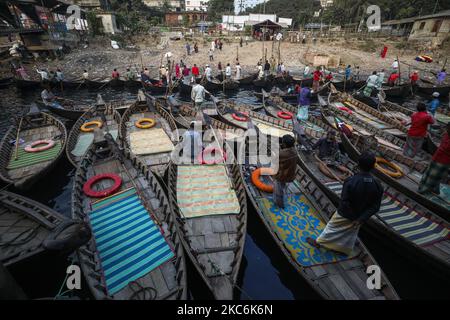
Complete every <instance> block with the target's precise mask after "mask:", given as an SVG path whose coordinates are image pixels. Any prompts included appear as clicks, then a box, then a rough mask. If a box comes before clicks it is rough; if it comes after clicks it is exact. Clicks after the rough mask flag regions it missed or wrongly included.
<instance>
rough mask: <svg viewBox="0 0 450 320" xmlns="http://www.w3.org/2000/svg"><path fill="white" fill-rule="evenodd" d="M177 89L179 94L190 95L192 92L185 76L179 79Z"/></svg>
mask: <svg viewBox="0 0 450 320" xmlns="http://www.w3.org/2000/svg"><path fill="white" fill-rule="evenodd" d="M178 89H179V92H180V94H181V95H184V96H188V97H190V96H191V93H192V84H191V83H190V81H189V80H188V79H187V78H185V79H183V80H182V81H180V83H179V85H178Z"/></svg>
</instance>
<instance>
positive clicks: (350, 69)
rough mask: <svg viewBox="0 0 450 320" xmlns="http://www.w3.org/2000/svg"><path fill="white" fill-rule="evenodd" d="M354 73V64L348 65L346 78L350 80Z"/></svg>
mask: <svg viewBox="0 0 450 320" xmlns="http://www.w3.org/2000/svg"><path fill="white" fill-rule="evenodd" d="M351 75H352V66H351V65H348V66H347V68H345V80H346V81H348V80H350V77H351Z"/></svg>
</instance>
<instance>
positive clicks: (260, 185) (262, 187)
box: [251, 167, 274, 192]
mask: <svg viewBox="0 0 450 320" xmlns="http://www.w3.org/2000/svg"><path fill="white" fill-rule="evenodd" d="M263 173H265V174H270V175H273V174H274V172H273V170H272V169H270V168H264V167H263V168H258V169H256V170H255V171H253V172H252V176H251V179H252V182H253V184H254V185H255V187H256V188H258V189H259V190H261V191H264V192H273V186H271V185H268V184H265V183H263V182H261V180H259V177H260V176H261V174H263Z"/></svg>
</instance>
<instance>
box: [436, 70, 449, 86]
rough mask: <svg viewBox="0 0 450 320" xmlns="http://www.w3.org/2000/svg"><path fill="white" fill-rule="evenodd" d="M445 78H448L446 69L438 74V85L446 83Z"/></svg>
mask: <svg viewBox="0 0 450 320" xmlns="http://www.w3.org/2000/svg"><path fill="white" fill-rule="evenodd" d="M445 77H447V73H446V72H445V69H442V70H441V72H439V73H438V74H437V83H438V84H439V85H441V84H442V83H443V82H444V81H445Z"/></svg>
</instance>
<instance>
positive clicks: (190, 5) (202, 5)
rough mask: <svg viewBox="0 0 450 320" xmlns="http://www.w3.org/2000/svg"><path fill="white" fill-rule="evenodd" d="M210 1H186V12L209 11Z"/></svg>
mask: <svg viewBox="0 0 450 320" xmlns="http://www.w3.org/2000/svg"><path fill="white" fill-rule="evenodd" d="M208 2H209V0H185V2H184V7H185V10H186V11H207V10H208Z"/></svg>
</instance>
